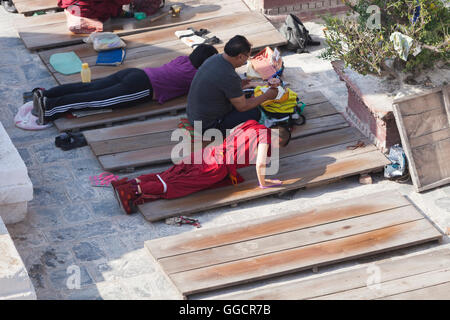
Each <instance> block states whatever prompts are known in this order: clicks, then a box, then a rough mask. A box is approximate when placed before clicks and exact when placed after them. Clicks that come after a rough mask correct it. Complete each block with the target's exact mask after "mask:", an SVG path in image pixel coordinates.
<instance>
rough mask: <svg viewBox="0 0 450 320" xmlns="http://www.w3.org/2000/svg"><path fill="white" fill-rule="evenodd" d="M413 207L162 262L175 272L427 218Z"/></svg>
mask: <svg viewBox="0 0 450 320" xmlns="http://www.w3.org/2000/svg"><path fill="white" fill-rule="evenodd" d="M411 208H412V207H411V206H406V207H401V208H397V209H393V210H386V211H382V212H378V213H377V214H369V215H362V216H359V217H353V218H351V219H350V220H345V221H331V222H329V223H327V224H323V225H319V226H317V225H316V226H311V227H309V228H305V229H297V230H292V231H290V232H283V233H277V234H274V235H270V236H265V237H262V238H257V239H252V240H246V241H240V242H238V243H233V244H223V245H221V246H220V247H214V248H208V249H203V250H201V251H194V252H188V253H183V254H177V255H175V256H168V257H164V258H159V263H160V264H161V266H162V267H163V268H164V270H165V271H166V272H167V273H169V274H174V273H180V272H186V271H190V270H196V269H201V268H205V267H208V266H211V265H219V264H223V263H228V262H232V261H236V260H242V259H248V258H253V257H258V256H262V255H266V254H270V253H274V252H280V251H285V250H290V249H294V248H297V247H304V246H308V245H312V244H316V243H321V242H325V241H331V240H337V239H341V238H345V237H349V236H352V235H355V234H362V233H365V232H370V231H373V230H379V229H383V228H387V227H390V226H393V225H400V224H404V223H408V222H411V221H417V220H421V219H423V216H422V215H421V214H420V213H419V212H414V211H413V213H412V212H411Z"/></svg>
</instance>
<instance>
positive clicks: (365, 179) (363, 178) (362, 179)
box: [359, 174, 373, 184]
mask: <svg viewBox="0 0 450 320" xmlns="http://www.w3.org/2000/svg"><path fill="white" fill-rule="evenodd" d="M359 183H360V184H372V183H373V181H372V177H371V176H370V175H368V174H362V175H360V176H359Z"/></svg>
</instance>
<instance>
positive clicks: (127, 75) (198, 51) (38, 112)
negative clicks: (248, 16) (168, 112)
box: [32, 44, 217, 125]
mask: <svg viewBox="0 0 450 320" xmlns="http://www.w3.org/2000/svg"><path fill="white" fill-rule="evenodd" d="M216 53H217V50H216V48H214V47H213V46H211V45H206V44H202V45H199V46H198V47H197V48H195V50H194V51H193V52H192V53H191V54H190V55H189V56H180V57H178V58H176V59H174V60H172V61H170V62H169V63H167V64H165V65H163V66H161V67H158V68H144V69H137V68H127V69H124V70H121V71H118V72H116V73H114V74H112V75H110V76H107V77H105V78H101V79H97V80H94V81H92V82H90V83H82V82H78V83H71V84H64V85H61V86H57V87H54V88H52V89H50V90H44V89H42V88H35V89H33V112H32V113H33V114H34V115H35V116H37V117H38V121H39V124H41V125H43V124H46V123H47V122H48V121H51V120H54V119H57V118H58V117H60V116H61V115H62V114H64V113H66V112H68V111H73V110H94V109H101V108H124V107H131V106H134V105H136V104H138V103H141V102H146V101H150V100H152V99H153V100H157V101H158V102H159V103H161V104H162V103H164V102H166V101H168V100H170V99H173V98H176V97H179V96H183V95H186V94H187V93H188V92H189V88H190V86H191V82H192V79H193V78H194V76H195V74H196V73H197V70H198V69H199V68H200V66H201V65H202V64H203V62H204V61H205V60H206V59H208V58H209V57H210V56H212V55H214V54H216Z"/></svg>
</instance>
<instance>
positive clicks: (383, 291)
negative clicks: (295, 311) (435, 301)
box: [318, 266, 450, 300]
mask: <svg viewBox="0 0 450 320" xmlns="http://www.w3.org/2000/svg"><path fill="white" fill-rule="evenodd" d="M446 282H448V283H450V269H449V267H448V266H447V267H446V268H444V269H440V270H434V271H431V272H426V273H421V274H417V275H413V276H410V277H406V278H401V279H395V280H392V281H384V282H383V283H381V284H380V287H379V288H378V289H374V288H368V287H362V288H357V289H353V290H348V291H344V292H337V293H335V294H330V295H327V296H323V297H320V298H318V300H355V299H362V300H374V299H382V298H384V297H387V298H389V296H394V295H397V294H401V293H405V292H408V291H414V290H418V289H422V288H424V287H432V286H435V285H439V284H442V283H446ZM446 296H447V298H450V292H448V293H447V295H446Z"/></svg>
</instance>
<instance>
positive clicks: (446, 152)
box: [393, 86, 450, 192]
mask: <svg viewBox="0 0 450 320" xmlns="http://www.w3.org/2000/svg"><path fill="white" fill-rule="evenodd" d="M449 88H450V86H446V87H442V88H439V89H434V90H431V91H430V92H427V93H425V94H422V95H416V96H412V97H405V98H402V99H398V100H395V101H394V106H393V109H394V115H395V119H396V122H397V126H398V128H399V131H400V137H401V139H402V145H403V148H404V150H405V153H406V156H407V157H408V162H409V168H410V172H411V177H412V180H413V183H414V186H415V188H416V190H417V191H418V192H421V191H425V190H428V189H432V188H435V187H438V186H441V185H444V184H447V183H450V120H449V116H448V111H447V110H446V104H445V101H447V100H448V95H449Z"/></svg>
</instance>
